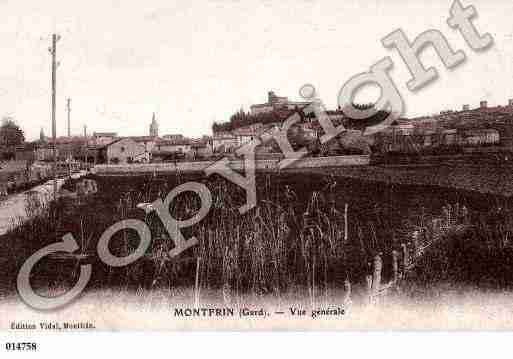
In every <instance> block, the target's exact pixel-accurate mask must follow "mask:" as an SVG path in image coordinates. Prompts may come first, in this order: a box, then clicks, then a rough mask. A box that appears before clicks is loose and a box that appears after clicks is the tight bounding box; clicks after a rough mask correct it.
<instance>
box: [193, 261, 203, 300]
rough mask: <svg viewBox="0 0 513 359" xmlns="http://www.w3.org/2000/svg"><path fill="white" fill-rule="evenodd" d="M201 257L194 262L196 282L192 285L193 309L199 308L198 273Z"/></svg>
mask: <svg viewBox="0 0 513 359" xmlns="http://www.w3.org/2000/svg"><path fill="white" fill-rule="evenodd" d="M200 265H201V257H198V259H197V260H196V280H195V283H194V307H195V308H199V296H200V293H199V273H200Z"/></svg>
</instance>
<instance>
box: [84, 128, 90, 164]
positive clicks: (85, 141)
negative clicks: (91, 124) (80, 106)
mask: <svg viewBox="0 0 513 359" xmlns="http://www.w3.org/2000/svg"><path fill="white" fill-rule="evenodd" d="M84 143H85V148H84V152H85V166H86V171H87V169H88V167H89V166H88V163H87V125H84Z"/></svg>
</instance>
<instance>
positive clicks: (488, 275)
mask: <svg viewBox="0 0 513 359" xmlns="http://www.w3.org/2000/svg"><path fill="white" fill-rule="evenodd" d="M91 178H92V179H95V180H96V181H97V182H98V188H99V191H98V193H96V194H94V195H90V196H88V197H85V198H78V199H70V198H62V199H60V200H59V201H58V202H57V203H55V204H53V205H52V206H50V207H49V208H37V206H36V207H35V208H29V210H30V211H31V212H32V213H33V216H32V219H31V220H29V221H28V222H26V223H24V224H22V225H20V226H18V227H17V228H15V229H13V230H12V231H11V232H9V233H8V234H6V235H5V236H3V237H1V238H0V268H1V269H2V272H3V275H2V276H1V279H0V280H1V281H2V283H0V284H1V288H2V291H8V292H12V291H14V289H15V283H16V274H17V272H18V270H19V268H20V267H21V265H22V264H23V263H24V261H25V260H26V259H27V258H28V257H30V256H31V255H32V254H33V253H35V252H36V251H38V250H39V249H41V248H43V247H44V246H47V245H49V244H52V243H55V242H57V241H60V240H61V237H62V235H64V234H65V233H68V232H71V233H72V234H73V235H74V237H75V239H76V240H77V241H78V243H79V245H80V250H79V252H80V253H83V254H86V256H84V258H80V259H79V258H69V257H68V258H46V259H44V260H42V261H41V262H40V263H39V264H38V266H37V267H36V269H35V271H34V272H33V275H34V279H33V283H35V286H37V287H40V288H43V289H44V288H48V287H52V286H64V287H67V286H72V285H73V284H74V283H75V281H76V277H77V275H78V273H79V270H80V264H81V263H93V278H92V280H91V282H90V284H89V288H105V287H109V288H113V287H116V288H126V289H134V290H135V289H139V288H144V289H153V288H162V287H164V288H168V287H174V286H193V285H194V283H195V280H196V277H197V278H198V282H199V285H200V286H201V287H203V288H210V289H222V290H223V292H231V293H254V294H274V293H280V292H284V291H287V290H291V289H293V288H312V287H316V286H317V287H320V288H343V286H344V282H345V281H346V280H349V281H350V282H351V283H363V282H365V276H366V275H367V274H368V273H369V272H370V271H371V267H370V263H371V262H372V259H373V258H374V256H375V255H376V254H380V255H381V256H382V258H383V262H384V272H383V276H384V278H383V279H384V280H388V279H389V278H390V277H391V265H390V263H391V258H392V251H393V250H396V251H400V250H401V245H402V244H405V245H406V246H407V248H408V251H409V253H410V255H411V256H412V257H414V256H417V255H418V258H416V263H415V266H413V267H412V269H411V271H410V272H409V273H408V276H407V279H409V280H412V281H415V282H416V283H419V284H425V285H429V284H432V283H436V282H438V281H449V282H455V281H457V282H459V283H470V284H477V285H486V286H491V287H494V288H499V287H500V288H506V287H509V286H510V285H511V284H512V283H513V245H512V243H511V238H512V235H513V234H512V228H513V212H512V211H511V210H510V209H509V208H508V202H509V201H508V200H507V199H497V198H495V199H494V202H493V203H492V202H490V198H485V197H483V196H481V195H479V196H477V197H476V196H475V195H472V194H468V193H460V192H454V191H449V192H443V191H441V190H436V189H432V188H431V189H429V188H406V187H404V188H394V187H391V186H387V185H384V184H377V183H370V182H369V183H365V182H362V181H356V180H342V179H341V178H335V177H327V176H322V175H314V174H312V175H308V176H305V175H298V174H281V175H275V174H273V175H271V174H260V175H259V176H258V179H257V188H258V193H259V196H258V198H259V202H258V206H257V207H256V208H254V209H252V210H251V211H250V212H248V213H246V214H244V215H241V214H239V212H238V208H239V206H241V205H242V204H244V203H245V193H244V192H243V190H241V189H240V188H239V187H237V186H235V185H233V184H231V183H229V182H227V181H226V180H224V179H222V178H220V177H210V178H203V177H199V176H195V177H194V176H183V175H178V176H167V177H155V176H148V177H91ZM190 180H196V181H198V182H202V183H205V184H206V185H207V187H208V188H209V189H210V191H211V192H212V197H213V204H212V208H211V210H210V213H209V215H208V216H207V217H206V218H205V219H203V220H202V221H201V222H199V223H198V224H196V225H194V226H192V227H190V228H187V229H183V233H184V235H185V236H186V238H189V237H190V236H192V235H194V236H196V237H197V238H198V240H199V244H198V245H197V246H195V247H193V248H191V249H188V250H187V251H186V252H184V253H182V254H181V255H180V256H179V257H178V258H174V259H169V258H168V256H167V253H168V252H169V250H171V249H172V248H173V242H172V241H171V240H170V238H169V236H168V234H167V233H166V231H165V229H164V226H163V225H162V223H161V222H160V220H159V218H158V217H157V216H156V215H155V214H153V213H150V214H145V212H144V211H143V210H141V209H138V208H137V205H138V204H139V203H143V202H152V201H154V200H155V199H157V198H158V197H160V198H164V197H165V196H166V195H167V193H168V192H169V191H171V190H172V189H173V188H174V187H175V186H176V185H178V184H181V183H185V182H187V181H190ZM65 187H66V188H67V189H68V190H74V183H73V182H71V181H70V182H69V183H68V184H67V185H66V186H65ZM484 200H487V201H488V202H484ZM346 204H347V214H346ZM199 208H200V203H199V198H197V197H196V196H195V195H194V194H192V193H183V194H182V195H180V196H178V197H177V198H176V199H175V201H174V202H173V203H172V204H171V206H170V211H171V214H172V215H173V217H175V218H177V219H187V218H190V217H192V216H193V215H194V214H195V213H196V211H197V210H198V209H199ZM129 218H137V219H141V220H143V221H145V222H146V223H147V224H148V225H149V227H150V229H151V232H152V243H151V246H150V249H149V250H148V252H147V253H146V256H145V257H144V258H141V259H140V260H138V261H137V262H134V263H133V264H131V265H129V266H126V267H123V268H113V267H109V266H107V265H105V264H103V263H102V262H101V261H100V260H99V259H98V255H97V253H96V246H97V243H98V239H99V238H100V236H101V234H102V233H103V232H104V231H105V229H107V228H108V227H109V226H111V225H112V224H114V223H116V222H117V221H120V220H122V219H129ZM346 226H347V233H345V228H346ZM456 226H459V227H458V228H463V230H462V231H451V228H452V227H456ZM435 227H436V228H438V229H436V228H435ZM440 228H445V229H446V230H443V231H440V230H439V229H440ZM437 231H438V232H437ZM430 242H435V243H434V244H433V245H430V246H428V247H426V244H429V243H430ZM138 243H139V239H138V237H137V235H136V233H135V232H133V231H131V230H127V231H121V232H118V233H117V234H116V235H115V236H114V237H113V239H112V240H111V242H110V249H111V251H112V252H113V253H114V254H116V255H118V256H126V255H128V254H129V253H131V252H133V251H134V250H135V249H136V248H137V245H138ZM198 257H199V258H201V260H200V262H199V266H198V262H197V258H198Z"/></svg>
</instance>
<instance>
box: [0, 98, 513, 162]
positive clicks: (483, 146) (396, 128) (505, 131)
mask: <svg viewBox="0 0 513 359" xmlns="http://www.w3.org/2000/svg"><path fill="white" fill-rule="evenodd" d="M311 104H312V103H311V102H295V101H291V100H289V99H288V98H287V97H282V96H277V95H276V94H275V93H274V92H272V91H270V92H268V96H267V101H266V102H264V103H260V104H254V105H252V106H251V107H250V111H249V112H245V111H243V110H240V111H238V112H237V113H235V114H233V115H232V116H231V118H230V119H229V121H227V122H224V123H214V124H213V125H212V133H211V134H209V135H203V136H201V137H197V138H188V137H186V136H184V135H182V134H160V132H159V119H158V118H157V116H156V115H155V113H154V114H153V116H152V118H151V121H149V125H148V133H147V134H144V135H141V136H120V135H118V133H117V132H93V133H92V135H87V134H86V133H84V134H83V135H82V136H62V137H57V138H56V140H55V143H54V141H53V140H52V139H51V138H48V137H46V136H45V134H44V133H43V131H42V130H41V133H40V138H39V140H37V141H34V142H25V143H23V144H19V145H17V146H16V147H13V146H10V147H9V146H5V145H4V146H2V150H1V151H2V156H3V158H4V159H9V158H10V159H15V160H18V161H20V160H21V161H23V160H25V161H39V162H51V161H53V160H54V157H53V148H54V147H55V149H56V156H57V160H58V161H68V162H69V161H78V162H81V163H87V164H90V165H94V164H130V163H161V162H180V161H186V162H191V161H204V160H215V159H218V158H221V157H223V156H232V157H234V156H235V154H234V153H235V151H236V150H237V148H239V147H240V146H242V145H244V144H246V143H248V142H250V141H252V140H253V139H255V138H257V137H259V136H260V135H262V134H263V133H264V132H266V131H269V130H272V129H273V128H280V127H281V126H282V125H283V122H284V121H285V120H286V119H287V118H288V117H289V116H291V115H292V114H294V113H299V114H300V118H301V121H299V122H298V123H296V124H295V125H293V126H292V127H291V128H290V130H289V139H290V141H291V143H292V145H293V146H294V147H296V148H297V147H304V146H306V147H307V148H308V150H309V155H310V156H312V157H326V156H343V155H358V154H367V155H371V154H372V155H390V154H405V155H408V154H430V155H437V154H451V153H459V152H480V151H484V152H493V151H498V152H504V151H505V150H507V149H509V148H511V146H512V145H513V138H512V128H513V100H509V103H508V104H507V105H504V106H495V107H491V106H489V105H488V103H487V101H481V102H480V104H479V106H477V107H474V108H472V107H471V106H470V105H463V106H462V108H461V110H458V111H456V110H449V111H442V112H440V113H439V114H437V115H430V116H424V117H418V118H411V119H406V118H402V119H399V120H396V121H394V122H393V123H392V124H391V125H390V126H389V127H388V128H386V129H385V130H384V131H381V132H379V133H377V134H375V135H373V136H363V134H362V133H363V130H364V129H365V123H362V121H356V120H353V119H351V118H348V117H347V116H345V114H344V112H343V111H342V110H341V109H336V110H328V111H327V115H328V116H329V118H330V120H331V121H332V122H333V124H334V125H340V124H343V125H344V127H345V128H346V129H347V131H346V132H345V133H343V134H342V135H341V136H339V137H338V138H336V139H334V140H333V141H330V142H328V143H325V144H321V143H320V141H319V138H320V136H322V134H323V132H322V128H321V126H320V125H319V123H318V121H317V120H316V118H315V116H314V115H313V114H310V113H305V112H304V109H305V108H306V107H308V106H309V105H311ZM361 108H362V109H365V108H368V107H366V106H361ZM384 117H386V114H383V113H381V114H380V113H378V114H377V115H376V116H375V118H374V119H373V121H375V122H376V121H377V122H379V121H380V119H383V118H384ZM256 155H257V157H258V158H262V159H274V158H281V157H282V156H283V155H282V154H281V152H280V149H279V147H278V146H277V145H276V144H275V143H273V142H272V141H271V142H270V143H264V144H262V145H260V146H259V147H258V148H257V153H256Z"/></svg>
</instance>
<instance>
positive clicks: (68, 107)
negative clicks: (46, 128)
mask: <svg viewBox="0 0 513 359" xmlns="http://www.w3.org/2000/svg"><path fill="white" fill-rule="evenodd" d="M66 110H67V111H68V137H71V99H70V98H68V99H67V101H66Z"/></svg>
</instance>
